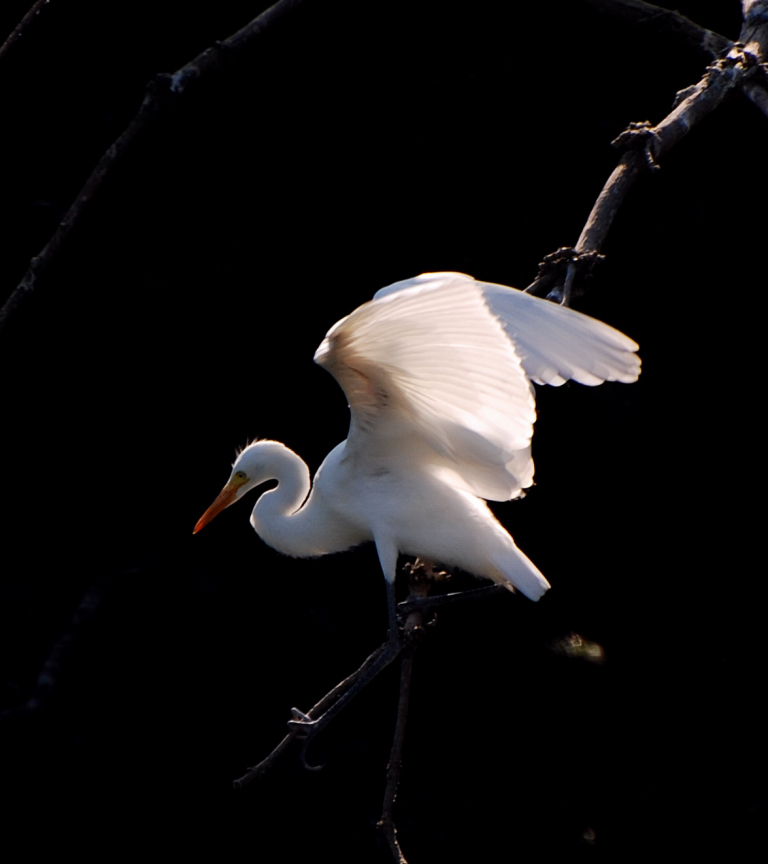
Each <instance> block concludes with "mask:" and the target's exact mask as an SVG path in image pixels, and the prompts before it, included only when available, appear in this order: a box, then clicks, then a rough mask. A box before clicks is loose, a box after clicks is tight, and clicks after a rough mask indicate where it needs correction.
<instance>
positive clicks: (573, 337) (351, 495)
mask: <svg viewBox="0 0 768 864" xmlns="http://www.w3.org/2000/svg"><path fill="white" fill-rule="evenodd" d="M637 351H638V345H637V344H636V343H635V342H633V341H632V340H631V339H629V338H628V337H627V336H625V335H624V334H623V333H621V332H619V331H618V330H616V329H614V328H613V327H610V326H609V325H607V324H604V323H603V322H601V321H598V320H596V319H594V318H591V317H589V316H587V315H584V314H582V313H580V312H577V311H575V310H573V309H570V308H568V307H565V306H560V305H557V304H555V303H552V302H550V301H548V300H545V299H542V298H539V297H535V296H533V295H531V294H528V293H525V292H523V291H519V290H517V289H515V288H509V287H507V286H504V285H497V284H493V283H487V282H480V281H477V280H475V279H474V278H473V277H471V276H468V275H465V274H463V273H448V272H446V273H424V274H422V275H420V276H416V277H415V278H412V279H406V280H403V281H400V282H395V283H394V284H392V285H389V286H387V287H386V288H382V289H381V290H379V291H378V292H377V293H376V294H375V295H374V297H373V299H372V300H370V301H368V302H366V303H363V305H361V306H359V307H358V308H357V309H355V311H353V312H352V313H351V314H350V315H348V316H346V317H345V318H342V319H341V320H340V321H338V322H337V323H336V324H334V325H333V327H331V329H330V330H329V331H328V333H327V335H326V336H325V338H324V339H323V341H322V342H321V344H320V347H319V348H318V349H317V351H316V353H315V356H314V359H315V362H316V363H318V364H319V365H320V366H322V367H323V368H325V369H327V370H328V372H330V373H331V375H333V376H334V378H335V379H336V381H337V382H338V383H339V385H340V386H341V387H342V389H343V391H344V393H345V395H346V397H347V400H348V403H349V408H350V412H351V420H350V426H349V434H348V436H347V438H346V440H344V441H342V442H341V443H340V444H338V445H337V446H336V447H334V449H333V450H331V452H330V453H329V454H328V455H327V456H326V458H325V460H324V461H323V463H322V464H321V466H320V468H319V469H318V470H317V473H316V474H315V476H314V479H313V481H312V482H311V483H310V474H309V469H308V467H307V465H306V463H305V462H304V461H303V460H302V459H301V457H299V456H298V455H297V454H296V453H294V452H293V451H292V450H290V449H289V448H288V447H286V446H285V445H284V444H282V443H279V442H277V441H271V440H256V441H254V442H253V443H251V444H250V445H248V446H247V447H245V448H244V449H243V450H242V451H241V452H240V453H239V455H238V456H237V458H236V460H235V462H234V464H233V466H232V471H231V474H230V477H229V480H228V481H227V483H226V485H225V486H224V488H223V489H222V491H221V492H220V494H219V495H218V497H217V498H216V499H215V501H214V502H213V503H212V504H211V506H210V507H209V508H208V509H207V510H206V511H205V513H204V514H203V516H202V517H201V518H200V520H199V521H198V522H197V525H196V526H195V529H194V533H197V532H198V531H200V530H201V529H202V528H203V527H204V526H205V525H207V524H208V523H209V522H210V521H211V520H212V519H213V518H214V516H216V515H217V514H218V513H220V512H221V511H222V510H224V509H225V508H226V507H228V506H229V505H231V504H233V503H234V502H235V501H238V500H239V499H240V498H242V497H244V496H245V495H246V494H247V493H248V492H250V491H251V490H252V489H255V488H256V487H258V486H260V485H261V484H263V483H265V482H267V481H274V480H276V481H277V485H276V486H275V487H274V488H272V489H270V490H268V491H265V492H264V493H263V494H262V495H261V496H260V497H259V498H258V500H257V501H256V505H255V507H254V508H253V512H252V514H251V524H252V525H253V527H254V528H255V530H256V532H257V534H258V535H259V536H260V537H261V539H262V540H263V541H264V542H266V543H267V544H268V545H269V546H271V547H273V548H274V549H276V550H277V551H278V552H281V553H284V554H286V555H290V556H293V557H298V558H304V557H308V558H311V557H315V556H320V555H327V554H330V553H336V552H342V551H344V550H347V549H350V548H352V547H355V546H357V545H359V544H361V543H365V542H368V541H372V542H373V543H375V545H376V550H377V552H378V557H379V561H380V564H381V569H382V571H383V573H384V578H385V583H386V586H387V606H388V613H389V628H390V634H391V633H392V632H393V630H394V629H396V627H397V611H396V608H397V607H396V599H395V576H396V571H397V561H398V557H399V556H400V555H408V556H415V557H418V558H419V559H421V560H422V561H428V562H435V563H438V564H439V565H441V566H444V567H448V568H460V569H461V570H464V571H467V572H468V573H470V574H472V575H474V576H477V577H481V578H485V579H490V580H492V581H493V582H496V583H498V584H501V585H504V586H505V587H507V588H509V589H510V590H511V591H519V592H520V593H522V594H523V595H525V596H526V597H528V598H529V599H530V600H533V601H536V600H538V599H539V598H540V597H542V596H543V594H544V593H545V592H546V591H547V590H548V588H549V587H550V584H549V582H548V581H547V579H546V578H545V577H544V575H543V574H542V573H541V572H540V571H539V569H538V568H537V567H536V565H535V564H534V563H533V562H532V561H531V560H530V559H529V558H528V557H527V556H526V555H525V554H524V553H523V552H522V551H520V549H518V547H517V545H516V544H515V541H514V540H513V539H512V537H511V536H510V534H509V533H508V532H507V530H506V529H505V528H504V527H502V525H501V524H500V523H499V522H498V521H497V519H496V518H495V516H494V515H493V514H492V513H491V511H490V509H489V508H488V505H487V504H486V501H488V500H490V501H508V500H511V499H513V498H517V497H519V496H521V495H522V494H523V490H524V489H526V488H527V487H529V486H531V485H532V483H533V471H534V466H533V460H532V457H531V438H532V435H533V426H534V421H535V419H536V407H535V393H534V387H533V384H540V385H541V384H549V385H554V386H559V385H562V384H564V383H565V382H566V381H569V380H573V381H577V382H579V383H581V384H586V385H590V386H594V385H597V384H601V383H603V382H604V381H619V382H624V383H631V382H633V381H636V380H637V378H638V376H639V374H640V358H639V357H638V355H637V353H636V352H637Z"/></svg>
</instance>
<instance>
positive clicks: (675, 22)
mask: <svg viewBox="0 0 768 864" xmlns="http://www.w3.org/2000/svg"><path fill="white" fill-rule="evenodd" d="M581 2H582V3H586V4H587V5H589V6H593V7H594V8H595V10H596V11H597V12H600V13H601V14H603V15H607V16H610V17H611V18H616V19H617V20H619V21H626V22H628V23H629V24H636V25H646V26H649V25H656V26H657V28H658V29H659V30H664V31H667V32H670V31H671V32H673V33H674V34H675V35H676V36H678V37H679V38H680V39H681V40H682V41H683V42H685V43H686V44H687V45H688V46H689V47H691V48H693V49H694V50H697V51H702V52H704V53H705V54H708V55H709V56H710V57H711V58H713V59H715V58H717V57H719V56H720V55H721V54H722V53H723V52H724V51H727V50H728V49H729V48H730V47H731V45H732V44H733V43H732V42H731V41H730V39H726V37H725V36H721V35H720V34H719V33H715V32H714V31H712V30H707V29H706V27H701V26H699V25H698V24H696V23H695V22H694V21H691V19H690V18H686V17H685V15H681V14H680V12H676V11H673V10H671V9H663V8H662V7H661V6H656V5H655V4H654V3H645V2H644V0H609V2H607V3H606V2H605V0H581Z"/></svg>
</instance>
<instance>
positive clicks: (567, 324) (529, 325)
mask: <svg viewBox="0 0 768 864" xmlns="http://www.w3.org/2000/svg"><path fill="white" fill-rule="evenodd" d="M445 280H454V281H456V282H458V283H463V284H472V283H474V284H475V285H478V286H479V287H480V289H481V290H482V292H483V298H484V299H485V302H486V303H487V305H488V308H489V309H490V310H491V312H492V313H493V314H494V315H495V316H496V317H497V318H498V319H499V321H500V322H501V325H502V327H503V328H504V330H505V332H506V333H507V335H508V336H509V338H510V339H511V340H512V343H513V344H514V346H515V351H516V353H517V355H518V356H519V357H520V361H521V362H522V364H523V368H524V369H525V372H526V375H527V376H528V377H529V378H530V379H531V381H533V382H535V383H536V384H552V385H554V386H560V385H561V384H564V383H565V382H566V381H570V380H573V381H578V382H579V383H580V384H588V385H591V386H594V385H595V384H602V383H603V381H622V382H625V383H631V382H632V381H636V380H637V378H638V376H639V374H640V358H639V357H638V356H637V354H636V353H635V352H636V351H637V349H638V346H637V343H635V342H633V341H632V340H631V339H630V338H629V337H627V336H625V335H624V334H623V333H621V332H620V331H618V330H616V329H615V328H614V327H610V326H609V325H608V324H604V323H603V322H602V321H598V320H597V319H596V318H590V317H589V315H584V314H582V313H581V312H576V311H575V310H574V309H569V308H567V307H565V306H558V305H557V304H556V303H551V302H550V301H549V300H542V299H541V298H539V297H534V296H533V295H531V294H525V293H524V292H522V291H518V290H517V289H515V288H507V287H506V286H505V285H494V284H493V283H490V282H475V280H474V279H473V278H472V277H471V276H466V275H464V274H463V273H425V274H423V275H422V276H417V277H416V278H415V279H407V280H404V281H402V282H396V283H395V284H394V285H389V286H388V287H387V288H382V289H381V290H380V291H379V292H378V293H377V294H376V295H375V297H382V296H386V295H387V294H389V293H392V292H397V291H401V290H403V289H405V288H409V287H411V286H413V285H415V284H420V285H427V284H432V283H433V282H435V283H436V282H438V281H440V282H441V284H442V283H444V281H445Z"/></svg>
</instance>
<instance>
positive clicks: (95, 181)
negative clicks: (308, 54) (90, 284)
mask: <svg viewBox="0 0 768 864" xmlns="http://www.w3.org/2000/svg"><path fill="white" fill-rule="evenodd" d="M302 2H303V0H279V2H277V3H275V4H274V6H270V7H269V8H268V9H266V10H265V11H264V12H262V13H261V14H260V15H258V16H257V17H256V18H254V19H253V20H252V21H251V22H250V23H248V24H247V25H246V26H245V27H243V28H241V29H240V30H238V31H237V32H236V33H234V34H233V35H232V36H230V37H229V38H227V39H225V40H224V41H223V42H217V43H216V44H215V45H213V46H212V47H210V48H207V49H206V50H205V51H203V52H202V53H201V54H198V56H197V57H195V58H194V59H193V60H191V61H190V62H189V63H186V64H185V65H184V66H182V67H181V68H180V69H178V70H177V71H176V72H174V73H173V74H167V73H162V74H159V75H156V76H155V78H154V79H153V80H152V81H150V83H149V84H148V85H147V90H146V94H145V96H144V99H143V101H142V103H141V106H140V107H139V110H138V112H137V113H136V115H135V117H134V118H133V120H131V122H130V123H129V124H128V126H127V127H126V129H125V131H124V132H123V133H122V134H121V135H120V136H119V137H118V138H117V139H116V140H115V141H114V142H113V143H112V145H111V146H110V147H109V149H108V150H107V151H106V153H104V155H103V156H102V157H101V159H99V161H98V163H97V165H96V167H95V168H94V170H93V172H92V173H91V175H90V177H89V178H88V179H87V180H86V181H85V185H84V186H83V188H82V189H81V190H80V192H79V193H78V194H77V197H76V198H75V200H74V201H73V203H72V204H71V205H70V208H69V210H68V211H67V213H66V215H65V216H64V218H63V219H62V220H61V222H60V223H59V225H58V227H57V228H56V230H55V231H54V233H53V236H52V237H51V238H50V240H49V241H48V243H47V244H46V245H45V247H44V248H43V249H42V251H41V252H40V253H39V254H38V255H36V256H35V257H34V258H33V259H32V260H31V261H30V264H29V267H28V269H27V272H26V273H25V274H24V276H23V277H22V279H21V282H19V284H18V285H17V286H16V288H15V289H14V291H13V292H12V293H11V295H10V296H9V297H8V299H7V301H6V302H5V304H4V306H3V307H2V309H0V331H2V329H3V327H5V325H6V324H7V323H8V321H9V320H10V318H11V316H12V315H13V314H14V313H16V312H17V311H18V310H19V309H20V308H21V307H22V306H23V304H24V302H25V301H26V300H27V299H28V298H29V297H30V296H31V295H32V294H33V293H34V291H35V290H36V289H37V286H38V282H39V280H40V278H41V277H42V276H43V274H44V273H45V272H46V271H47V270H48V268H49V267H50V266H51V264H52V262H53V261H54V260H55V258H56V256H57V254H58V252H59V251H60V249H61V248H62V246H63V245H64V244H65V243H66V241H67V240H68V239H69V238H70V235H71V234H72V231H73V230H74V228H75V226H76V225H77V223H78V221H79V220H80V218H81V217H82V215H83V213H84V212H85V211H86V209H87V208H88V205H89V204H90V202H91V201H92V199H93V197H94V195H95V194H96V192H97V191H98V190H99V188H100V187H101V185H102V183H103V182H104V180H105V178H106V177H107V176H108V175H109V174H110V173H111V172H112V170H113V168H114V167H115V165H117V163H118V162H119V161H120V160H121V159H122V158H123V157H124V156H125V155H126V153H127V152H128V151H129V150H130V148H131V147H132V146H133V145H134V144H135V143H136V141H137V139H138V138H139V135H140V133H141V132H143V131H144V129H145V128H146V127H147V125H148V124H149V122H150V121H151V120H152V118H154V117H155V116H156V115H158V114H159V113H160V112H161V110H163V109H164V108H165V107H166V106H167V105H168V104H169V103H171V102H172V101H176V100H178V99H180V98H181V97H182V96H183V95H184V94H185V93H186V91H187V90H188V88H189V87H190V85H192V84H194V83H197V82H198V81H199V80H200V79H201V78H204V77H205V78H207V77H210V76H211V75H212V74H213V73H214V72H215V71H216V70H219V69H221V68H223V67H224V66H226V65H229V64H231V63H232V62H233V61H234V60H235V59H236V58H237V57H239V56H240V55H241V54H243V53H244V52H245V51H246V50H248V49H250V47H251V45H252V43H253V42H254V40H255V39H257V38H258V37H259V36H261V35H262V34H263V33H265V32H266V31H267V30H269V29H270V28H271V27H272V26H273V25H274V24H276V23H277V22H278V21H280V20H281V19H282V18H283V17H285V16H286V15H287V14H288V13H289V12H292V11H293V10H294V9H295V8H296V7H297V6H299V5H301V3H302ZM31 11H32V10H31ZM31 11H30V13H28V14H31ZM19 26H21V25H19Z"/></svg>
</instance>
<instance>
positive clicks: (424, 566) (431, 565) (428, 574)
mask: <svg viewBox="0 0 768 864" xmlns="http://www.w3.org/2000/svg"><path fill="white" fill-rule="evenodd" d="M405 570H406V571H407V572H408V575H409V576H410V578H411V579H413V580H414V581H416V582H419V581H424V582H442V581H443V580H445V579H450V578H451V574H450V573H448V572H446V571H445V570H437V569H436V568H435V562H434V561H426V560H423V559H422V558H417V559H416V560H415V561H414V562H413V564H406V565H405Z"/></svg>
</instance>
